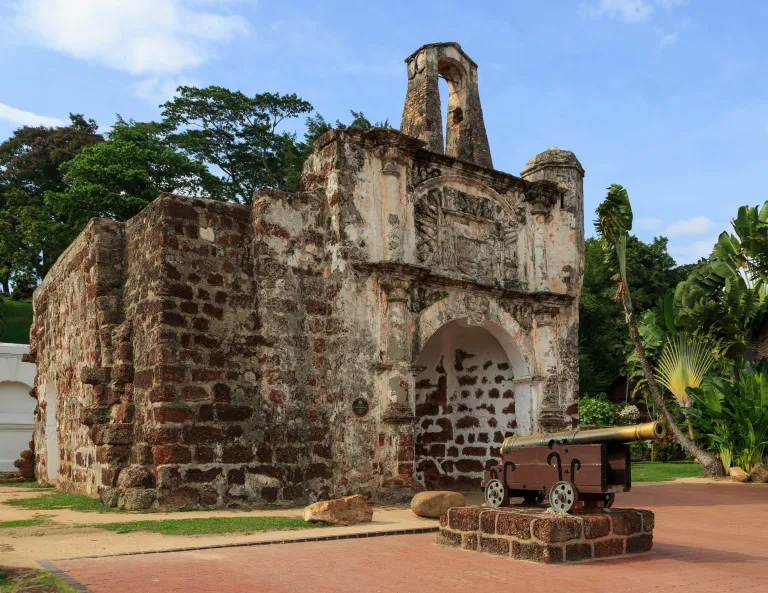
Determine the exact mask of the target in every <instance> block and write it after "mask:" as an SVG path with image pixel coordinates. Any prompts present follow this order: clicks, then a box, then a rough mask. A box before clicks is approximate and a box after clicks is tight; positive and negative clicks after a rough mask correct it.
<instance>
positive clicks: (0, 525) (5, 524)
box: [0, 519, 47, 529]
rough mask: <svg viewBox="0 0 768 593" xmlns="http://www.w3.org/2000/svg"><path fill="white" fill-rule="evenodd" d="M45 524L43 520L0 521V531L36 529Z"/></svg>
mask: <svg viewBox="0 0 768 593" xmlns="http://www.w3.org/2000/svg"><path fill="white" fill-rule="evenodd" d="M44 523H47V521H46V520H45V519H20V520H18V521H0V529H11V528H12V527H37V526H38V525H43V524H44Z"/></svg>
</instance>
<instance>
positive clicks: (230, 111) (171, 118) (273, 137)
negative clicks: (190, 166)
mask: <svg viewBox="0 0 768 593" xmlns="http://www.w3.org/2000/svg"><path fill="white" fill-rule="evenodd" d="M177 92H178V96H176V97H175V98H174V99H173V100H171V101H168V102H167V103H165V104H164V105H163V118H164V120H163V123H164V124H165V125H167V126H168V129H169V130H172V131H173V133H171V134H170V135H169V136H168V140H169V141H170V142H171V143H172V144H173V145H174V146H175V147H177V148H178V149H180V150H181V151H183V152H184V153H186V154H187V155H189V157H191V158H192V159H194V160H196V161H197V162H199V163H204V164H206V165H208V166H212V167H215V168H216V169H217V170H218V171H220V172H221V174H222V178H223V179H222V196H223V197H224V199H226V200H229V201H232V202H238V203H240V204H250V203H251V201H252V199H253V193H254V192H255V191H256V190H257V189H259V188H262V187H272V188H279V189H285V188H286V187H287V185H286V184H287V182H288V180H289V178H290V177H291V176H290V175H289V172H288V169H289V167H288V165H291V166H293V167H295V166H296V165H297V164H298V163H299V162H300V161H301V159H300V158H297V155H298V154H299V153H301V148H300V147H299V146H298V145H297V142H296V138H295V135H293V134H290V133H288V132H280V131H278V126H280V124H281V123H282V122H283V121H285V120H286V119H291V118H295V117H298V116H300V115H302V114H305V113H310V112H311V111H312V105H310V104H309V103H308V102H306V101H304V100H302V99H300V98H299V97H297V96H296V95H295V94H291V95H280V94H279V93H259V94H256V95H254V96H253V97H248V96H247V95H245V94H243V93H241V92H239V91H230V90H228V89H225V88H222V87H218V86H209V87H206V88H203V89H199V88H195V87H187V86H182V87H179V88H178V89H177Z"/></svg>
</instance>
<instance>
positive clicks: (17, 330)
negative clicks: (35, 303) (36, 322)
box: [0, 298, 32, 344]
mask: <svg viewBox="0 0 768 593" xmlns="http://www.w3.org/2000/svg"><path fill="white" fill-rule="evenodd" d="M31 325H32V301H14V300H13V299H9V298H3V302H2V303H0V342H8V343H11V344H29V328H30V326H31Z"/></svg>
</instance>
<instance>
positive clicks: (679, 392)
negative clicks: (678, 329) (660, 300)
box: [656, 332, 715, 440]
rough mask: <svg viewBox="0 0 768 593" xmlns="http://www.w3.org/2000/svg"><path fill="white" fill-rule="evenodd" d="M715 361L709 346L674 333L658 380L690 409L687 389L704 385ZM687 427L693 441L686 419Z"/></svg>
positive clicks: (666, 346)
mask: <svg viewBox="0 0 768 593" xmlns="http://www.w3.org/2000/svg"><path fill="white" fill-rule="evenodd" d="M714 362H715V357H714V355H713V354H712V348H711V347H710V345H709V344H707V343H705V342H704V341H702V340H699V339H696V338H694V337H693V336H690V335H689V334H687V333H685V332H682V333H677V334H672V335H671V336H669V337H668V338H667V341H666V342H665V344H664V349H663V350H662V351H661V356H660V357H659V359H658V361H657V363H656V380H657V381H658V382H659V383H661V384H662V385H663V386H664V387H666V388H667V389H668V390H669V391H670V393H672V396H673V397H674V398H675V400H677V403H678V404H679V405H680V406H682V407H684V408H690V407H691V403H692V402H691V397H690V396H689V395H688V393H687V389H688V388H689V387H693V388H696V387H699V386H701V382H702V381H703V380H704V376H705V375H706V374H707V372H708V371H709V369H710V368H711V367H712V365H713V364H714ZM686 424H687V425H688V438H690V439H691V440H693V438H694V435H693V425H691V422H690V419H687V420H686Z"/></svg>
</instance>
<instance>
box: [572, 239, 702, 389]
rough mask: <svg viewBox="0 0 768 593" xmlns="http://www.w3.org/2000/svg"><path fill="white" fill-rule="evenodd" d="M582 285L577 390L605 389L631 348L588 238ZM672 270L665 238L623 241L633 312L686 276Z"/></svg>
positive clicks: (609, 270) (594, 242)
mask: <svg viewBox="0 0 768 593" xmlns="http://www.w3.org/2000/svg"><path fill="white" fill-rule="evenodd" d="M584 248H585V249H584V283H583V287H582V293H581V299H580V301H579V391H580V393H598V392H600V391H607V390H608V388H609V386H610V385H611V382H612V381H613V380H614V379H615V378H616V377H617V376H619V375H621V374H623V372H624V370H623V369H624V365H625V362H626V359H627V356H629V354H630V353H632V352H634V346H633V344H632V342H631V341H630V339H629V332H628V331H627V324H626V319H625V314H624V310H623V308H622V305H621V303H619V302H618V301H617V300H616V284H615V283H614V281H613V280H612V279H611V278H612V276H614V274H615V270H614V269H613V267H612V265H611V264H610V262H606V259H605V255H604V252H603V250H602V246H601V242H600V241H599V240H598V239H594V238H590V239H587V240H586V241H585V245H584ZM688 268H689V267H688V266H676V265H675V261H674V259H672V257H671V256H670V255H669V253H668V252H667V239H666V238H664V237H657V238H655V239H654V240H653V241H652V242H650V243H643V242H642V241H640V240H639V239H637V238H636V237H634V236H632V235H629V236H628V237H627V276H628V281H629V282H630V283H631V284H632V286H633V293H632V302H633V306H634V309H635V311H636V313H638V314H641V313H642V312H644V311H646V310H647V309H649V308H651V307H654V305H655V304H656V302H657V301H658V299H659V298H661V297H663V295H664V294H665V292H666V291H667V290H668V289H669V288H671V287H674V286H676V285H677V283H678V282H679V281H680V280H682V279H683V278H685V277H686V276H687V273H688Z"/></svg>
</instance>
